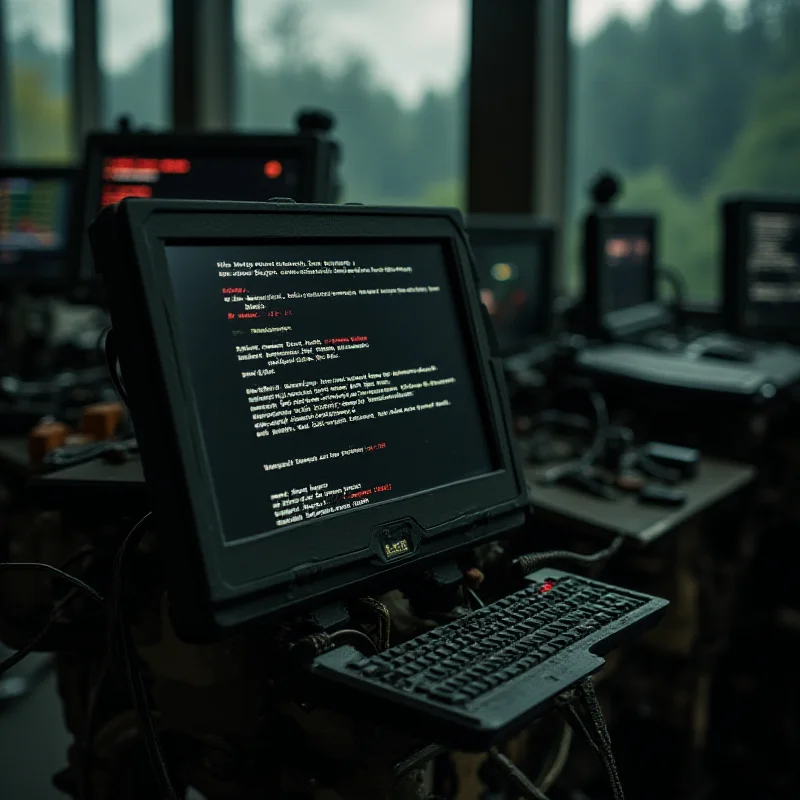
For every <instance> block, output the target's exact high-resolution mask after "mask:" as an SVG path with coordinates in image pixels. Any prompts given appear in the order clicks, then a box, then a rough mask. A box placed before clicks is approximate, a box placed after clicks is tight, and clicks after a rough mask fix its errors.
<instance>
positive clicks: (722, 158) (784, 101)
mask: <svg viewBox="0 0 800 800" xmlns="http://www.w3.org/2000/svg"><path fill="white" fill-rule="evenodd" d="M575 72H576V76H575V83H576V94H575V99H574V103H575V109H574V119H575V122H576V130H575V131H574V133H573V136H574V149H573V152H574V153H575V159H574V168H573V173H572V174H573V180H572V184H571V187H570V191H571V200H570V212H571V219H572V220H573V223H572V225H571V227H572V228H573V229H575V228H576V225H577V220H578V210H579V208H580V207H581V205H582V203H583V201H584V197H583V195H584V192H585V188H586V186H587V185H588V184H589V181H590V178H591V176H592V175H593V174H594V173H595V172H596V171H597V170H598V169H601V168H610V169H615V170H617V171H618V172H619V173H620V175H621V176H622V177H623V178H624V180H625V194H624V197H623V199H622V201H621V203H620V205H621V206H622V207H627V208H639V209H649V210H652V211H655V212H657V213H659V214H660V216H661V220H662V226H661V236H660V239H661V241H660V255H661V258H662V260H663V262H664V263H665V264H667V265H669V266H672V267H675V268H677V269H678V270H680V271H681V272H682V273H683V274H684V275H685V277H686V280H687V283H688V286H689V291H690V296H691V298H692V299H695V300H713V299H716V298H717V297H718V293H719V290H718V285H719V282H720V279H719V242H718V239H719V218H718V205H719V201H720V199H721V198H722V197H723V196H725V195H727V194H731V193H735V192H759V191H761V192H771V193H785V192H794V193H795V194H797V193H798V192H800V1H799V0H750V2H749V4H748V6H747V8H746V9H745V13H744V15H743V17H742V19H741V20H740V21H739V24H732V22H731V20H730V19H729V18H728V16H727V14H726V12H725V9H724V8H723V6H722V5H721V4H720V3H719V2H718V0H706V2H705V3H703V4H702V5H701V6H700V7H699V8H697V9H696V10H694V11H690V12H680V11H678V10H677V9H676V8H675V7H674V6H673V4H672V3H671V2H670V1H669V0H659V2H658V3H657V4H656V6H655V7H654V9H653V11H652V12H651V14H650V17H649V18H648V20H647V22H646V23H645V24H644V25H642V26H640V27H635V26H633V25H631V24H629V23H627V22H625V21H624V20H620V19H615V20H612V21H610V22H609V23H608V24H607V25H606V27H605V28H604V29H603V30H602V31H601V32H600V33H599V34H598V35H597V36H596V37H595V38H594V39H592V40H591V41H590V42H588V43H586V44H585V45H583V46H581V47H580V48H579V49H578V50H577V51H576V53H575ZM576 240H577V239H576ZM576 272H577V271H574V273H576ZM570 283H571V285H572V286H573V287H574V286H576V283H577V275H576V277H574V278H573V279H572V281H571V282H570Z"/></svg>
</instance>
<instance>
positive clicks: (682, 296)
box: [658, 265, 689, 333]
mask: <svg viewBox="0 0 800 800" xmlns="http://www.w3.org/2000/svg"><path fill="white" fill-rule="evenodd" d="M658 277H659V278H661V279H662V280H665V281H666V282H667V283H668V284H669V285H670V288H671V289H672V309H673V313H674V315H675V329H676V332H677V333H680V332H681V331H682V330H683V314H684V310H685V308H686V298H687V297H688V294H689V286H688V284H687V283H686V278H684V277H683V275H681V273H680V272H678V270H676V269H673V268H672V267H668V266H665V265H662V266H660V267H659V268H658Z"/></svg>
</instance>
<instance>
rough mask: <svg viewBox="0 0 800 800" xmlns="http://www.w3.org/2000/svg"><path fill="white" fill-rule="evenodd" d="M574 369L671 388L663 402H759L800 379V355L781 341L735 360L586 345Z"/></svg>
mask: <svg viewBox="0 0 800 800" xmlns="http://www.w3.org/2000/svg"><path fill="white" fill-rule="evenodd" d="M575 367H576V369H577V370H578V371H579V372H581V373H583V374H586V375H590V376H592V377H594V378H596V379H597V380H600V381H606V382H612V383H615V384H627V385H629V386H631V387H633V386H639V387H650V388H652V389H656V390H662V391H663V390H671V391H670V392H666V391H665V392H664V393H663V400H664V402H669V398H671V397H672V398H674V396H675V395H674V394H672V393H671V392H682V393H686V394H691V395H693V396H694V397H695V398H697V397H699V396H701V395H705V396H706V397H708V398H709V399H714V398H717V399H719V398H728V399H731V400H736V399H738V400H741V401H745V402H748V403H761V402H764V401H767V400H771V399H772V398H774V397H775V396H776V395H777V394H778V393H779V392H781V391H783V390H785V389H789V388H791V387H793V386H795V385H796V384H798V383H800V354H799V353H798V352H797V350H795V349H794V348H792V347H788V346H782V345H775V346H772V347H769V348H764V350H763V351H762V352H760V353H759V354H758V356H757V357H756V358H754V359H753V361H751V362H749V363H739V364H737V363H733V362H729V361H723V360H716V359H706V358H702V357H700V358H698V357H691V356H690V355H689V354H688V352H682V353H660V352H658V351H656V350H651V349H648V348H645V347H641V346H639V345H635V344H626V343H622V342H619V343H612V344H603V345H598V346H595V347H587V348H585V349H584V350H582V351H580V352H579V353H578V354H577V355H576V358H575Z"/></svg>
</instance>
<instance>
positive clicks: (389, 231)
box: [90, 200, 528, 640]
mask: <svg viewBox="0 0 800 800" xmlns="http://www.w3.org/2000/svg"><path fill="white" fill-rule="evenodd" d="M90 236H91V241H92V247H93V250H94V255H95V260H96V263H97V267H98V270H99V271H100V273H101V274H102V276H103V279H104V282H105V286H106V290H107V294H108V299H109V304H110V312H111V318H112V322H113V325H114V330H115V335H116V338H117V342H118V351H119V359H120V365H121V369H122V372H123V376H124V380H125V386H126V390H127V393H128V396H129V401H130V409H131V415H132V419H133V422H134V426H135V430H136V433H137V437H138V439H139V444H140V448H141V455H142V462H143V467H144V473H145V477H146V479H147V483H148V487H149V490H150V493H151V497H152V503H153V509H154V510H155V511H156V513H157V516H158V519H159V530H160V531H161V536H162V549H163V553H164V558H165V573H166V575H167V576H168V582H169V588H170V600H171V615H172V618H173V621H174V624H175V626H176V629H177V630H178V631H179V633H180V634H181V636H183V637H184V638H185V639H187V640H202V639H207V638H212V637H214V636H215V635H217V634H219V633H220V632H221V631H223V630H227V629H230V628H232V627H235V626H239V625H241V624H244V623H248V622H253V621H263V620H276V619H280V618H282V617H286V616H290V615H293V614H295V613H297V612H298V611H300V610H303V609H307V608H313V607H315V606H320V605H322V604H323V603H325V602H327V601H329V600H333V599H336V598H338V597H343V596H358V594H356V593H365V592H367V593H368V592H371V591H378V590H380V589H381V588H383V589H387V588H390V587H391V586H393V585H397V582H398V580H399V579H400V578H401V576H402V575H404V574H407V573H408V572H409V571H411V570H414V569H419V568H420V566H421V565H422V564H424V563H427V562H430V561H431V560H432V559H444V558H453V557H457V556H458V555H460V554H461V553H464V552H465V551H467V550H469V549H470V548H472V547H474V546H475V545H476V544H478V543H480V542H483V541H487V540H489V539H491V538H495V537H497V536H498V535H499V534H500V533H502V532H504V531H507V530H510V529H512V528H515V527H518V526H519V525H520V524H521V522H522V521H523V518H524V510H523V509H525V508H527V506H528V498H527V490H526V485H525V480H524V477H523V475H522V471H521V468H520V465H519V463H518V461H517V459H516V456H515V452H514V449H513V445H512V438H511V433H510V431H511V421H510V413H509V409H508V402H507V398H506V396H505V390H504V380H503V375H502V370H501V367H500V364H499V362H498V361H497V360H496V359H494V358H493V357H492V356H491V354H490V352H489V346H488V342H487V337H486V332H485V329H484V325H483V322H482V319H481V310H480V309H481V304H480V300H479V293H478V286H477V275H476V272H475V266H474V263H473V262H472V260H471V257H470V251H469V248H468V245H467V241H466V234H465V231H464V228H463V226H462V223H461V219H460V215H459V214H458V212H457V211H453V210H449V209H443V210H437V209H417V208H413V209H406V208H369V207H364V206H330V205H299V204H289V203H286V204H284V203H234V202H204V201H178V200H171V201H170V200H160V201H159V200H152V201H151V200H124V201H123V202H122V203H120V204H119V205H118V206H111V207H108V208H106V209H104V210H103V212H101V214H100V216H99V217H98V219H97V220H96V221H95V222H94V223H93V224H92V226H91V228H90ZM364 237H367V238H369V239H370V240H372V241H380V240H382V239H385V240H387V241H390V242H392V243H396V242H398V241H402V242H409V243H413V242H415V241H423V242H431V241H433V240H435V241H438V242H441V243H442V244H443V246H444V247H445V252H446V254H447V255H448V261H449V262H450V264H449V266H450V268H451V274H452V277H453V280H454V284H455V285H454V290H455V295H456V303H457V305H458V306H459V311H462V312H463V314H462V317H463V319H464V321H465V323H466V328H467V330H468V335H469V338H470V341H469V342H468V347H467V351H468V353H469V355H470V357H471V358H472V359H474V368H475V374H476V376H477V377H478V379H479V380H478V384H479V387H480V395H481V397H480V400H481V401H482V404H483V407H484V409H485V421H486V426H487V430H489V432H490V439H491V440H492V442H491V443H492V446H493V449H494V450H495V452H496V459H495V460H496V464H497V465H498V466H497V468H496V469H495V471H494V472H492V473H490V474H486V475H483V476H480V477H478V478H474V479H470V480H465V481H459V482H457V483H455V484H451V485H448V486H442V487H439V488H435V489H431V490H429V491H426V492H420V493H418V494H415V495H412V496H408V497H400V498H398V499H396V500H391V501H385V502H382V503H378V504H375V505H368V506H362V507H361V508H358V509H353V510H350V511H345V512H342V513H339V514H332V515H329V516H327V517H323V518H319V519H316V520H314V521H311V522H304V523H299V524H297V525H294V526H292V527H291V530H292V537H291V541H289V540H287V538H286V537H285V536H281V537H277V538H275V537H271V536H261V537H254V538H250V539H246V540H243V541H241V542H237V543H233V544H232V543H227V544H226V543H225V542H224V540H223V537H222V535H221V533H222V527H221V522H220V518H219V514H218V510H217V508H216V505H215V499H214V492H213V488H212V487H213V485H212V481H211V475H210V468H209V463H208V460H207V456H206V452H205V448H204V445H203V437H202V433H201V429H200V424H199V418H198V411H197V408H196V404H195V398H194V394H193V391H194V390H193V386H192V383H191V380H190V378H189V374H188V368H187V365H186V364H185V362H184V360H183V359H182V358H181V354H182V347H181V335H182V332H181V331H180V330H179V329H178V327H177V326H176V325H175V324H174V320H175V314H174V308H175V304H176V302H177V301H176V298H175V296H174V290H173V288H172V284H171V282H170V279H169V275H168V274H167V268H166V261H165V255H164V242H165V241H167V240H176V239H177V240H183V239H191V240H193V241H195V242H197V243H202V241H203V240H204V239H205V240H208V241H209V242H212V241H213V242H216V243H218V242H219V241H221V240H230V241H232V242H233V241H239V242H241V241H245V240H246V241H250V242H257V243H259V244H260V243H263V244H264V245H265V246H269V244H270V243H273V244H276V243H280V242H282V241H284V242H285V241H288V240H292V241H295V242H296V241H301V242H304V243H313V242H314V240H315V239H319V240H325V241H331V240H335V239H341V240H342V242H347V241H353V240H358V239H361V238H364ZM465 435H470V432H468V431H465ZM474 435H475V436H478V435H481V436H483V432H480V433H479V432H477V431H476V432H474ZM422 457H424V455H423V456H422ZM283 530H284V531H286V530H289V528H284V529H283ZM387 531H388V533H389V534H391V533H392V531H401V532H402V534H403V538H405V539H406V540H407V541H408V542H409V543H411V544H412V546H410V547H409V548H408V550H409V552H405V551H404V552H403V553H402V554H401V557H398V558H394V557H393V558H390V559H387V558H385V557H383V553H382V551H383V545H382V537H383V538H385V537H386V535H387ZM392 555H395V554H394V553H393V554H392Z"/></svg>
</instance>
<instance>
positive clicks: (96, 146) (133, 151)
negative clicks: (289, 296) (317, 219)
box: [70, 132, 339, 282]
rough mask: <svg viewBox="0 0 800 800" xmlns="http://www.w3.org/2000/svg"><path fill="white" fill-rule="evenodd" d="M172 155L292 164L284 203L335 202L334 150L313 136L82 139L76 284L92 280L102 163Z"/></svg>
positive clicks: (74, 239)
mask: <svg viewBox="0 0 800 800" xmlns="http://www.w3.org/2000/svg"><path fill="white" fill-rule="evenodd" d="M175 154H180V156H181V157H193V158H198V157H205V158H214V157H219V158H221V159H222V158H226V157H227V158H236V159H240V158H248V157H253V158H264V159H296V160H297V161H298V162H299V163H300V164H301V170H300V175H299V182H298V186H297V190H296V192H295V196H294V197H291V198H289V199H291V200H295V201H297V202H298V203H335V202H336V201H337V200H338V198H337V193H338V191H339V181H338V173H337V169H338V158H339V155H338V154H339V147H338V144H337V143H336V142H335V141H334V140H333V139H330V138H328V137H326V136H321V135H318V134H314V133H299V134H295V135H292V134H288V135H287V134H239V133H237V134H231V133H196V132H194V133H186V134H183V133H90V134H89V135H88V136H87V137H86V144H85V151H84V160H83V169H82V170H81V172H80V174H79V177H78V180H77V183H76V197H75V213H74V217H73V225H72V230H71V235H70V253H71V257H70V261H71V264H72V266H73V269H74V270H75V276H74V277H75V279H76V280H77V281H78V282H91V280H92V278H94V268H93V265H92V254H91V249H90V246H89V240H88V238H87V235H86V229H87V227H88V225H89V223H90V222H91V221H92V220H93V219H94V218H95V217H96V216H97V213H98V211H99V209H100V200H101V191H102V182H103V159H104V158H106V157H113V156H126V155H132V156H136V157H141V158H147V157H167V156H170V157H174V156H175ZM187 199H203V200H211V199H219V198H187ZM225 199H239V198H225ZM270 199H271V198H270V197H264V198H263V200H265V201H267V200H270Z"/></svg>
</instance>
